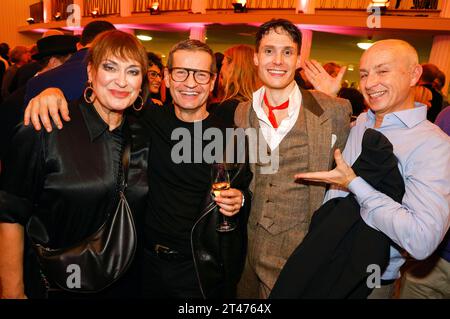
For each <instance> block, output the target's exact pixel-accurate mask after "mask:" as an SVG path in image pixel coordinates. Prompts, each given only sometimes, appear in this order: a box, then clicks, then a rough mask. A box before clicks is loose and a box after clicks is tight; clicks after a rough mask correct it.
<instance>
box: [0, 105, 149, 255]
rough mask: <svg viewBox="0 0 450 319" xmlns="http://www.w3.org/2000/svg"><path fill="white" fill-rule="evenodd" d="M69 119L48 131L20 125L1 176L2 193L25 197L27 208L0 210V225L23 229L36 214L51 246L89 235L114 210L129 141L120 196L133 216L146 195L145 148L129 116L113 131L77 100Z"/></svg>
mask: <svg viewBox="0 0 450 319" xmlns="http://www.w3.org/2000/svg"><path fill="white" fill-rule="evenodd" d="M70 116H71V121H70V122H68V123H65V126H64V129H62V130H58V129H54V130H53V131H52V132H51V133H47V132H45V131H40V132H36V131H35V130H34V129H33V128H32V127H31V126H30V127H25V126H21V127H20V128H19V129H18V131H17V132H16V134H15V137H14V139H13V142H12V149H11V150H10V152H9V153H8V157H7V158H6V159H5V162H4V170H3V172H2V176H1V187H2V190H4V191H6V192H7V193H10V194H13V195H16V196H18V197H20V198H22V199H26V200H27V201H28V202H29V203H30V204H31V205H32V209H31V211H30V210H26V209H22V210H20V209H17V210H14V211H6V210H3V209H2V210H0V222H10V223H20V224H22V225H25V224H26V222H27V220H28V219H29V217H30V216H31V214H33V215H37V216H38V217H39V218H40V219H41V220H42V221H43V223H44V224H45V226H46V228H47V230H48V233H49V235H50V238H51V241H50V243H49V245H50V246H51V247H55V248H60V247H66V246H68V245H71V244H73V243H76V242H78V241H80V240H81V239H83V238H85V237H87V236H88V235H90V234H92V233H93V232H94V231H96V230H97V228H98V227H99V226H100V225H101V224H102V223H103V221H104V219H105V217H106V215H107V213H108V212H110V211H111V209H114V208H115V205H116V203H117V185H118V170H119V167H120V165H121V164H120V163H121V152H122V149H123V147H124V145H125V144H126V143H131V155H130V167H129V175H128V187H127V189H126V196H127V199H128V202H129V204H130V207H131V209H132V211H133V212H134V213H135V214H138V213H141V214H142V212H143V211H144V207H145V206H144V205H145V198H146V195H147V191H148V183H147V157H148V145H147V142H146V141H145V140H144V139H143V138H141V136H140V135H141V133H140V126H139V124H138V122H137V121H135V119H134V118H133V117H132V116H126V117H125V118H124V120H123V122H122V124H121V125H120V126H119V127H118V128H116V129H115V130H113V131H109V130H108V126H107V124H106V123H105V122H104V121H103V120H102V119H101V117H100V116H99V115H98V113H97V112H96V111H95V109H94V107H93V106H92V105H89V104H86V103H84V102H83V101H76V102H73V103H71V104H70ZM136 217H137V218H140V216H136Z"/></svg>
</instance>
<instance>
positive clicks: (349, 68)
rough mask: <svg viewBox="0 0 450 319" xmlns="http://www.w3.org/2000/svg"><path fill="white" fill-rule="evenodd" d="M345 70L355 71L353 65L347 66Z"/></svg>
mask: <svg viewBox="0 0 450 319" xmlns="http://www.w3.org/2000/svg"><path fill="white" fill-rule="evenodd" d="M347 70H348V71H355V67H354V65H353V64H349V65H348V66H347Z"/></svg>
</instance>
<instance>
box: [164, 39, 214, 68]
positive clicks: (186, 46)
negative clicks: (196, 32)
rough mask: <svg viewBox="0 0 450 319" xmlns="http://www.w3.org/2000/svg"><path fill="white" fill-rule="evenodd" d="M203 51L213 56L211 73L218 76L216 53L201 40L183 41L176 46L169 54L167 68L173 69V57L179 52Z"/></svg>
mask: <svg viewBox="0 0 450 319" xmlns="http://www.w3.org/2000/svg"><path fill="white" fill-rule="evenodd" d="M181 50H185V51H203V52H206V53H208V54H209V55H210V56H211V67H210V68H209V71H210V72H212V73H214V74H216V73H217V65H216V58H215V57H214V52H213V51H212V50H211V48H210V47H209V46H208V45H207V44H206V43H203V42H201V41H199V40H191V39H189V40H183V41H180V42H178V43H177V44H175V45H174V46H173V47H172V49H171V50H170V52H169V58H168V59H167V68H168V69H171V68H172V67H173V55H174V53H175V52H177V51H181Z"/></svg>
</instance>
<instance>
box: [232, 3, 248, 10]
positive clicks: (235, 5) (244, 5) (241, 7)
mask: <svg viewBox="0 0 450 319" xmlns="http://www.w3.org/2000/svg"><path fill="white" fill-rule="evenodd" d="M232 5H233V8H234V13H245V12H247V0H235V1H233V3H232Z"/></svg>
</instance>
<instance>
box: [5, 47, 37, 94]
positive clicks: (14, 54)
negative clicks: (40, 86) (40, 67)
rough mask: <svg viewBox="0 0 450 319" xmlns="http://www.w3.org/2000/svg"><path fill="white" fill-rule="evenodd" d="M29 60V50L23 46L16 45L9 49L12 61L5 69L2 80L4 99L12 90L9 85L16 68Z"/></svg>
mask: <svg viewBox="0 0 450 319" xmlns="http://www.w3.org/2000/svg"><path fill="white" fill-rule="evenodd" d="M30 61H31V55H30V51H29V50H28V49H27V48H26V47H24V46H16V47H15V48H14V49H12V50H11V62H12V63H13V64H12V65H11V66H10V67H9V68H8V70H6V72H5V75H4V76H3V81H2V88H1V89H2V97H3V99H6V98H7V97H8V96H9V95H10V94H11V93H12V92H11V91H10V86H11V83H12V80H13V78H14V76H15V75H16V73H17V70H18V69H19V68H20V67H22V66H23V65H25V64H27V63H28V62H30Z"/></svg>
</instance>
